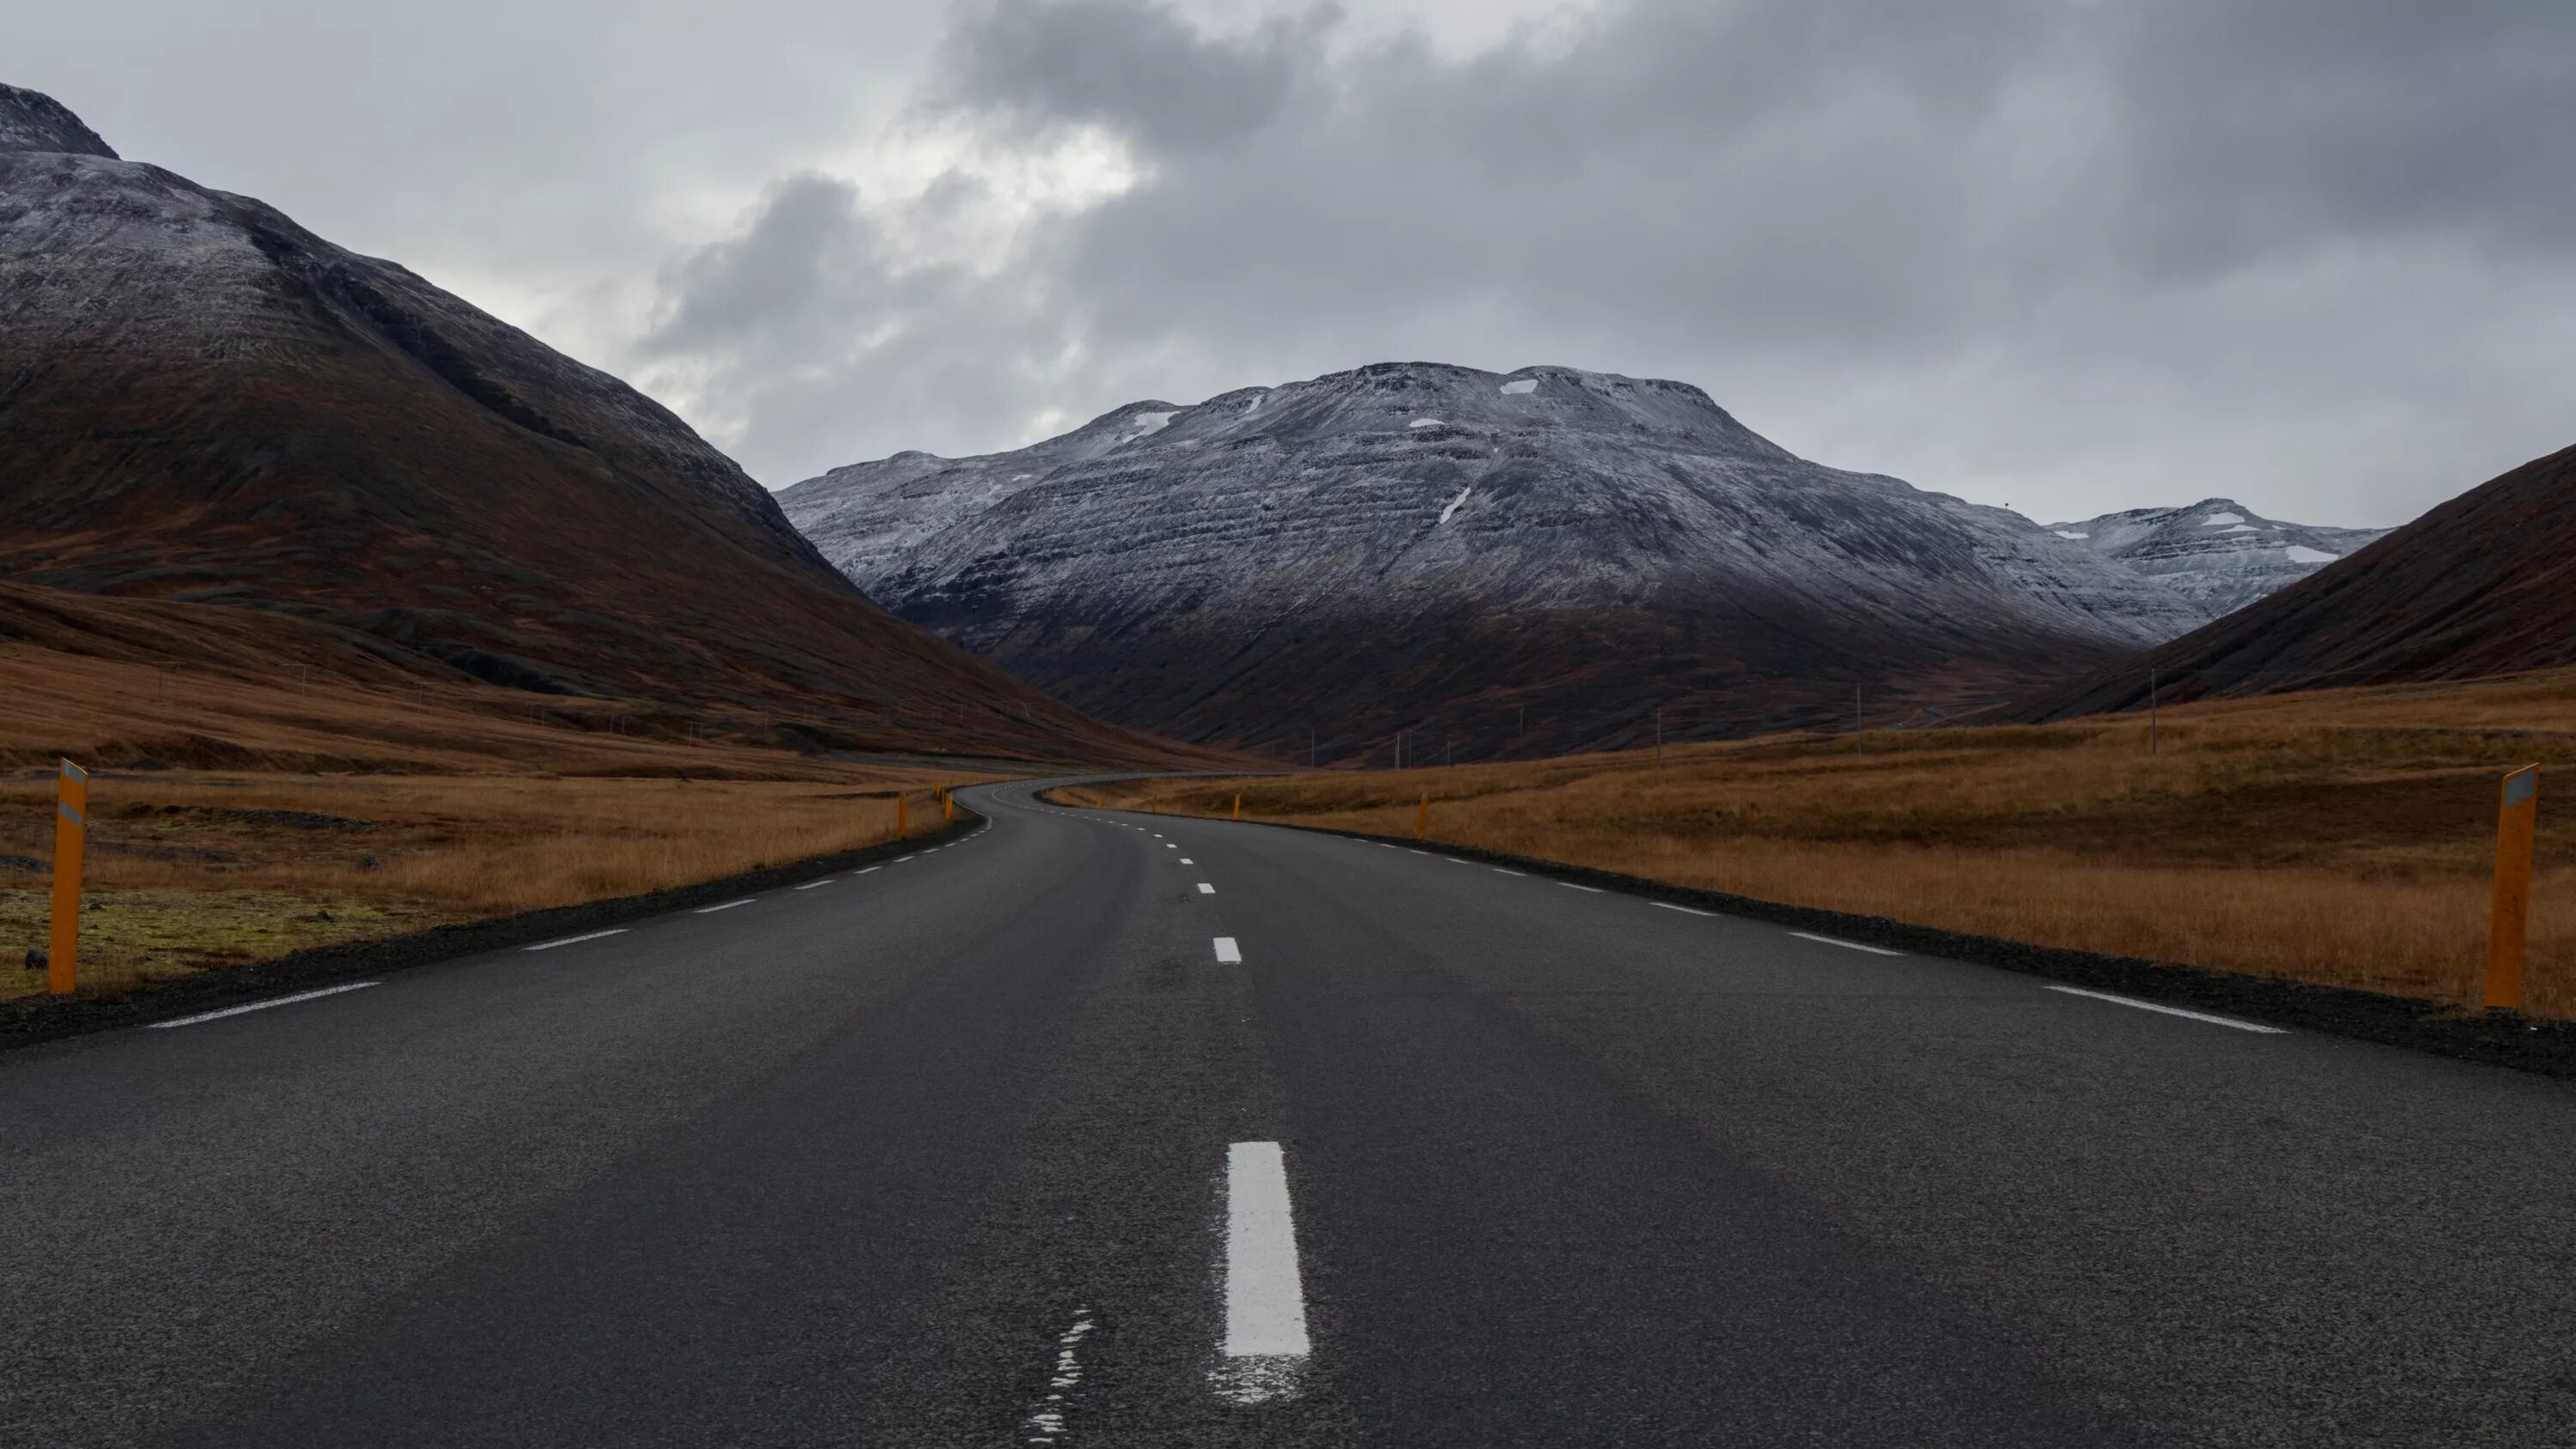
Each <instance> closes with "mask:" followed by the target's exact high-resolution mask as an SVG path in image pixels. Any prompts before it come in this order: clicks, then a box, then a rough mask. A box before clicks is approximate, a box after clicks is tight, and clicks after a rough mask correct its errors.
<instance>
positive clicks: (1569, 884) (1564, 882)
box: [1557, 880, 1602, 896]
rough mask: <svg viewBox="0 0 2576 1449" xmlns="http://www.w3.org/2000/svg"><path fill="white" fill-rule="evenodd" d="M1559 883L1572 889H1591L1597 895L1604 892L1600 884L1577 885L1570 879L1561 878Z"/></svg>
mask: <svg viewBox="0 0 2576 1449" xmlns="http://www.w3.org/2000/svg"><path fill="white" fill-rule="evenodd" d="M1557 884H1558V885H1561V886H1563V887H1565V888H1566V889H1567V890H1570V891H1590V892H1592V893H1593V894H1594V895H1596V896H1597V895H1600V894H1602V890H1601V887H1599V886H1587V885H1576V884H1575V883H1574V882H1572V881H1570V880H1561V881H1558V882H1557Z"/></svg>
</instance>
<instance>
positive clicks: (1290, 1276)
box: [1217, 1142, 1314, 1404]
mask: <svg viewBox="0 0 2576 1449" xmlns="http://www.w3.org/2000/svg"><path fill="white" fill-rule="evenodd" d="M1220 1348H1221V1350H1222V1351H1223V1353H1224V1355H1225V1359H1226V1363H1225V1365H1224V1366H1223V1367H1222V1368H1221V1369H1220V1370H1219V1371H1218V1376H1217V1391H1218V1392H1219V1393H1220V1394H1222V1395H1224V1396H1225V1397H1227V1398H1229V1399H1232V1400H1233V1401H1235V1402H1237V1403H1244V1404H1257V1403H1261V1402H1264V1401H1265V1400H1269V1399H1276V1398H1282V1397H1285V1396H1287V1395H1291V1394H1294V1393H1295V1392H1296V1391H1297V1380H1298V1377H1299V1373H1300V1371H1301V1370H1302V1369H1303V1368H1304V1367H1305V1364H1306V1359H1307V1356H1308V1355H1309V1354H1311V1353H1312V1352H1313V1351H1314V1345H1313V1343H1312V1342H1311V1341H1310V1340H1309V1339H1308V1338H1307V1336H1306V1287H1305V1283H1304V1280H1303V1278H1302V1277H1301V1276H1300V1274H1299V1273H1298V1271H1297V1225H1296V1221H1295V1217H1294V1214H1293V1213H1292V1212H1291V1210H1290V1208H1289V1203H1288V1164H1287V1160H1286V1157H1285V1156H1284V1155H1283V1154H1282V1153H1281V1152H1280V1150H1279V1144H1278V1143H1276V1142H1237V1143H1235V1144H1234V1145H1233V1146H1231V1147H1229V1148H1227V1149H1226V1155H1225V1342H1224V1343H1223V1344H1222V1345H1220Z"/></svg>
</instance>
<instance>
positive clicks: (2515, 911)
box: [2486, 765, 2540, 1010]
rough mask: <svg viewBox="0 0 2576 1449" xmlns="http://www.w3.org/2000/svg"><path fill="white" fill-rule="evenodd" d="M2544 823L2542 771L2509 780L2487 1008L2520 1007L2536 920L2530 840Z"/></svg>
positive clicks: (2490, 934)
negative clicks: (2526, 948)
mask: <svg viewBox="0 0 2576 1449" xmlns="http://www.w3.org/2000/svg"><path fill="white" fill-rule="evenodd" d="M2539 820H2540V767H2539V766H2538V765H2526V766H2524V767H2523V768H2521V769H2519V770H2516V771H2514V772H2513V773H2512V774H2510V775H2507V776H2505V777H2504V803H2503V804H2502V806H2500V807H2499V809H2498V813H2497V815H2496V867H2495V900H2494V905H2493V908H2492V911H2491V913H2490V914H2489V916H2488V919H2487V991H2486V1004H2487V1005H2489V1006H2508V1007H2513V1008H2515V1009H2517V1010H2518V1009H2520V1008H2521V1006H2522V955H2523V941H2524V934H2525V931H2526V928H2527V927H2528V926H2529V925H2530V922H2531V841H2532V835H2533V832H2534V830H2535V829H2536V828H2537V826H2538V825H2539Z"/></svg>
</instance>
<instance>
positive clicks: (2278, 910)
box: [1081, 671, 2576, 1017]
mask: <svg viewBox="0 0 2576 1449" xmlns="http://www.w3.org/2000/svg"><path fill="white" fill-rule="evenodd" d="M2157 734H2158V739H2157V742H2156V743H2157V748H2156V752H2155V753H2154V754H2152V755H2151V754H2150V753H2149V740H2148V723H2147V721H2146V720H2145V719H2143V718H2130V717H2120V718H2115V719H2094V720H2083V721H2077V722H2072V723H2067V724H2059V725H2048V726H2037V727H2026V728H2025V727H1993V728H1962V729H1943V730H1924V731H1907V732H1887V733H1871V734H1866V735H1862V736H1859V737H1857V738H1855V737H1853V736H1849V735H1846V736H1842V737H1839V738H1830V739H1826V738H1817V737H1812V736H1801V737H1784V738H1773V739H1761V740H1751V741H1745V742H1741V743H1733V744H1718V745H1694V746H1689V747H1685V748H1670V749H1667V750H1666V751H1665V752H1664V762H1663V764H1662V765H1661V766H1660V767H1658V766H1657V765H1656V763H1655V760H1654V757H1653V755H1652V754H1651V753H1650V752H1636V753H1629V754H1618V755H1598V756H1582V757H1574V758H1568V759H1562V760H1556V761H1549V762H1542V763H1535V764H1502V765H1461V766H1458V767H1456V768H1453V769H1438V770H1417V771H1403V772H1370V773H1336V772H1327V773H1323V774H1313V775H1298V776H1290V777H1285V778H1269V779H1263V778H1247V779H1243V780H1240V781H1227V780H1190V781H1172V782H1141V783H1135V784H1129V785H1122V786H1115V787H1109V788H1105V789H1101V790H1096V791H1085V792H1082V795H1081V798H1084V799H1097V800H1100V801H1102V802H1103V803H1109V804H1116V805H1122V806H1130V807H1144V808H1151V809H1156V810H1164V811H1172V812H1181V813H1195V814H1210V815H1213V814H1222V813H1226V812H1227V811H1229V810H1230V809H1231V807H1232V805H1233V802H1234V799H1235V797H1236V795H1237V794H1238V793H1239V794H1240V795H1241V796H1242V800H1243V811H1244V815H1245V817H1246V818H1248V819H1261V820H1274V821H1282V822H1288V823H1294V824H1302V825H1322V826H1332V827H1338V828H1342V829H1350V830H1361V831H1368V832H1373V833H1377V834H1383V835H1410V834H1412V833H1413V828H1414V818H1415V809H1416V802H1417V801H1418V800H1419V798H1420V797H1421V796H1422V795H1423V794H1426V793H1427V794H1428V795H1429V796H1430V798H1431V807H1430V831H1429V833H1430V838H1431V839H1433V840H1435V841H1449V842H1456V843H1459V844H1463V845H1471V846H1479V847H1483V848H1486V849H1491V850H1498V851H1505V852H1509V853H1512V854H1517V855H1524V856H1530V857H1535V858H1539V859H1545V860H1554V861H1562V862H1566V863H1568V864H1575V865H1584V866H1592V867H1596V868H1599V869H1604V870H1612V871H1620V872H1624V873H1626V874H1630V875H1636V876H1643V877H1647V878H1651V879H1656V880H1663V881H1670V882H1673V883H1675V884H1678V885H1685V886H1692V887H1699V888H1705V889H1713V890H1721V891H1729V892H1733V893H1736V894H1739V895H1745V896H1752V897H1757V898H1760V899H1765V900H1772V901H1781V902H1786V903H1790V904H1796V905H1804V906H1815V907H1822V908H1826V909H1831V910H1839V911H1851V912H1858V913H1863V914H1869V915H1884V916H1891V917H1895V918H1898V919H1901V920H1906V921H1912V922H1917V923H1921V924H1925V925H1932V926H1940V927H1946V928H1949V929H1953V930H1960V931H1969V932H1975V933H1978V934H1981V935H1989V936H1999V937H2004V938H2008V939H2012V940H2019V941H2027V942H2032V943H2035V944H2041V945H2051V946H2067V947H2075V948H2078V949H2083V950H2093V951H2104V952H2112V953H2117V954H2121V955H2136V956H2146V957H2152V958H2156V959H2161V960H2168V961H2183V962H2191V963H2195V964H2199V965H2204V966H2214V967H2220V968H2225V969H2230V970H2237V971H2248V972H2259V973H2264V974H2269V975H2277V976H2286V977H2294V978H2297V979H2301V980H2307V981H2320V982H2331V983H2336V984H2341V985H2351V986H2361V987H2367V988H2370V989H2373V990H2379V991H2388V992H2396V993H2401V994H2407V995H2414V996H2421V997H2426V998H2430V999H2434V1000H2440V1001H2451V1002H2457V1001H2464V1000H2466V999H2468V997H2469V995H2470V993H2471V991H2472V989H2473V984H2474V982H2475V981H2476V979H2477V973H2478V972H2479V971H2480V970H2481V969H2482V965H2483V962H2484V959H2485V941H2486V930H2487V907H2488V891H2489V883H2490V879H2491V868H2492V862H2493V858H2494V833H2495V812H2496V796H2497V784H2498V781H2499V779H2500V778H2501V776H2502V774H2503V772H2504V771H2505V770H2507V769H2510V768H2514V767H2518V766H2521V765H2526V764H2532V763H2535V762H2537V763H2539V764H2540V765H2541V766H2542V767H2543V778H2544V783H2543V787H2542V800H2541V839H2540V853H2539V859H2540V874H2539V879H2538V880H2537V882H2536V884H2535V887H2534V901H2533V913H2532V925H2531V955H2530V977H2529V987H2528V1001H2527V1006H2528V1008H2529V1009H2530V1010H2532V1011H2533V1012H2535V1013H2539V1014H2546V1015H2552V1016H2562V1017H2563V1016H2576V800H2566V799H2565V797H2564V796H2563V795H2561V796H2560V797H2559V799H2558V800H2556V801H2553V798H2552V792H2553V790H2554V789H2556V788H2558V787H2557V786H2556V785H2555V784H2554V782H2555V781H2558V780H2568V781H2571V782H2576V776H2571V775H2569V774H2566V773H2564V772H2565V771H2566V770H2567V768H2568V767H2570V766H2576V671H2561V672H2552V673H2548V674H2540V675H2530V676H2520V677H2515V678H2510V679H2498V680H2487V681H2480V682H2476V683H2470V684H2459V685H2442V686H2418V687H2408V688H2400V689H2374V690H2352V691H2335V692H2329V693H2317V694H2307V695H2298V696H2283V697H2279V698H2273V699H2261V700H2246V701H2234V702H2220V703H2212V704H2203V705H2195V706H2192V707H2191V708H2188V709H2178V710H2169V711H2166V712H2165V714H2164V716H2163V719H2162V721H2161V724H2160V727H2159V729H2158V731H2157Z"/></svg>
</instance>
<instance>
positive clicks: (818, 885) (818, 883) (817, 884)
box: [797, 875, 840, 891]
mask: <svg viewBox="0 0 2576 1449" xmlns="http://www.w3.org/2000/svg"><path fill="white" fill-rule="evenodd" d="M839 879H840V877H839V876H836V875H827V876H825V877H823V878H822V879H821V880H809V881H807V882H805V883H804V884H803V885H801V886H798V887H797V889H798V890H800V891H812V890H821V889H822V888H823V887H825V886H827V885H830V884H831V883H832V882H834V881H836V880H839Z"/></svg>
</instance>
